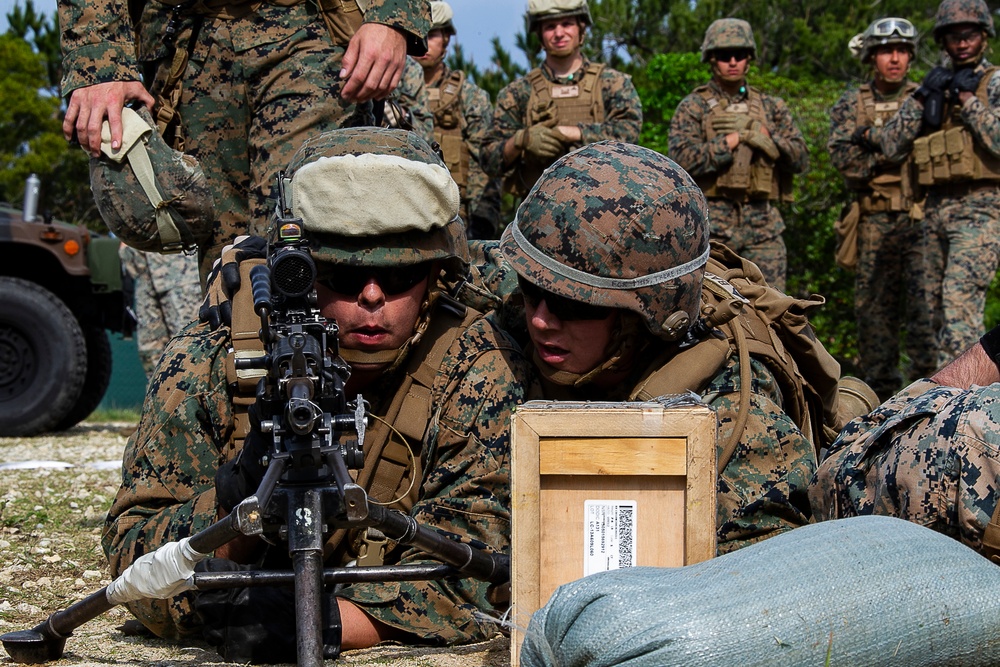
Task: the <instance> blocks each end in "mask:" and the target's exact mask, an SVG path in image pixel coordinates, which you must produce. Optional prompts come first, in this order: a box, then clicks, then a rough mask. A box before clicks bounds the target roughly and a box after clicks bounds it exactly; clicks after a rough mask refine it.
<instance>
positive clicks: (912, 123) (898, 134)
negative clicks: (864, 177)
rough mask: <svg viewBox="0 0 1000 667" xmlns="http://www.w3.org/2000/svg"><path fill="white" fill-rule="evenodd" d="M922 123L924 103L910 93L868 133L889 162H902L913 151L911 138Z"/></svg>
mask: <svg viewBox="0 0 1000 667" xmlns="http://www.w3.org/2000/svg"><path fill="white" fill-rule="evenodd" d="M923 125H924V105H923V103H922V102H921V101H919V100H918V99H917V98H916V96H915V95H912V94H911V95H910V96H909V97H907V98H906V99H905V100H903V103H902V104H900V105H899V112H897V113H896V114H895V115H894V116H892V117H891V118H889V120H887V121H886V122H885V125H884V126H882V128H881V129H880V130H878V131H873V132H872V134H871V135H870V136H871V137H872V139H873V141H875V143H877V144H878V145H879V147H880V148H881V149H882V153H883V155H885V158H886V160H888V161H889V162H902V161H903V160H905V159H906V156H907V155H909V154H910V152H912V151H913V140H914V139H916V138H917V136H918V135H919V134H920V130H921V129H922V128H923Z"/></svg>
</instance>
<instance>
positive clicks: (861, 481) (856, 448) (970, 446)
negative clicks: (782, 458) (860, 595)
mask: <svg viewBox="0 0 1000 667" xmlns="http://www.w3.org/2000/svg"><path fill="white" fill-rule="evenodd" d="M998 423H1000V385H998V384H991V385H988V386H985V387H979V386H976V387H973V388H972V389H969V390H962V389H957V388H955V387H945V386H942V385H939V384H937V383H936V382H932V381H930V380H918V381H917V382H914V383H913V384H911V385H910V386H909V387H907V388H906V389H904V390H903V391H901V392H900V393H899V394H897V395H896V396H894V397H892V398H891V399H890V400H888V401H887V402H885V403H883V404H882V405H881V406H880V407H879V408H877V409H876V410H875V411H874V412H872V413H871V414H870V415H868V416H866V417H862V418H860V419H855V420H854V421H852V422H851V423H849V424H848V425H847V426H846V427H845V428H844V430H843V431H842V432H841V434H840V437H839V438H838V440H837V441H836V442H835V443H834V444H833V446H831V448H830V451H829V454H828V455H827V457H826V458H825V459H824V461H823V462H822V463H821V464H820V466H819V470H818V471H817V473H816V477H815V478H814V479H813V482H812V485H811V487H810V490H809V499H810V502H811V504H812V507H813V511H814V512H815V514H816V520H817V521H821V520H826V519H837V518H842V517H849V516H859V515H868V514H884V515H889V516H895V517H899V518H901V519H906V520H908V521H912V522H914V523H918V524H920V525H923V526H927V527H928V528H932V529H934V530H936V531H938V532H941V533H944V534H945V535H949V536H951V537H953V538H955V539H957V540H960V541H961V542H962V543H963V544H966V545H968V546H970V547H972V548H974V549H979V548H980V547H981V543H982V536H983V530H984V529H985V527H986V525H987V524H988V523H989V522H990V517H991V516H992V515H993V511H994V508H995V507H996V504H997V500H998V495H1000V490H998V489H1000V485H998V480H1000V437H998V431H997V424H998Z"/></svg>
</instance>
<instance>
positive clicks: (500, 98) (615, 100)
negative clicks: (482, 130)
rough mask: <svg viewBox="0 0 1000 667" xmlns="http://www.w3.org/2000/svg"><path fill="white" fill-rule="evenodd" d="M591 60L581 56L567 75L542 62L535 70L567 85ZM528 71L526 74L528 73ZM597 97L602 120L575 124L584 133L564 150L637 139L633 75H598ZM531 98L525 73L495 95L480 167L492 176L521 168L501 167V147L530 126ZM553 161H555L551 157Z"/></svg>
mask: <svg viewBox="0 0 1000 667" xmlns="http://www.w3.org/2000/svg"><path fill="white" fill-rule="evenodd" d="M590 64H591V63H590V61H589V60H587V59H586V58H584V60H583V65H582V66H581V68H580V69H579V70H578V71H577V72H576V73H575V74H572V75H570V76H568V77H561V78H557V77H554V76H553V75H552V73H551V72H550V71H549V69H548V68H547V67H546V66H545V65H542V66H541V67H540V68H536V69H538V70H539V71H540V72H541V73H542V75H543V76H544V77H545V79H546V80H548V81H549V82H551V83H552V84H554V85H557V86H570V85H572V84H573V83H574V82H578V81H579V80H580V78H581V77H582V76H583V74H584V72H585V71H586V69H587V67H588V66H590ZM530 74H531V73H530V72H529V76H530ZM599 82H600V91H601V92H600V99H601V102H602V104H603V107H604V116H605V117H604V121H603V122H590V123H586V122H581V123H578V125H579V127H580V130H581V131H582V133H583V137H582V140H581V141H580V142H579V143H576V144H572V145H570V146H567V149H566V152H569V151H571V150H573V149H576V148H579V147H580V146H582V145H585V144H590V143H594V142H596V141H604V140H617V141H625V142H629V143H635V142H637V141H639V131H640V130H641V129H642V101H641V100H640V99H639V93H638V92H636V89H635V86H633V85H632V77H630V76H629V75H628V74H623V73H622V72H618V71H616V70H613V69H611V68H610V67H605V68H604V69H603V70H601V74H600V79H599ZM530 98H531V83H530V81H529V80H528V76H524V77H521V78H520V79H517V80H515V81H513V82H511V83H510V84H509V85H507V86H506V87H504V89H503V90H501V91H500V92H499V93H498V94H497V101H496V106H495V108H494V110H493V123H492V125H491V127H490V130H489V132H487V134H486V140H485V141H484V142H483V155H482V162H483V169H484V170H485V171H486V173H487V174H489V175H491V176H495V177H516V176H517V175H519V173H520V171H521V170H522V165H521V159H517V160H515V161H514V162H513V163H512V164H511V165H510V166H509V167H504V163H503V147H504V144H505V143H506V142H507V140H508V139H510V138H511V137H513V136H514V134H515V133H516V132H517V131H518V130H521V129H524V128H527V127H528V126H529V125H530V119H529V112H530V110H529V109H528V101H529V100H530ZM553 161H554V160H553ZM532 185H533V183H526V182H520V183H519V185H518V187H517V189H518V191H519V193H520V196H522V197H523V196H524V194H526V193H527V191H528V190H529V189H530V188H531V186H532Z"/></svg>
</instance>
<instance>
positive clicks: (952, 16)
mask: <svg viewBox="0 0 1000 667" xmlns="http://www.w3.org/2000/svg"><path fill="white" fill-rule="evenodd" d="M963 23H972V24H975V25H978V26H979V27H980V28H982V29H983V30H985V31H986V33H987V34H988V35H989V36H990V37H995V36H996V31H995V30H994V29H993V15H992V14H990V10H989V7H987V6H986V2H985V1H984V0H942V2H941V4H940V5H938V9H937V14H935V15H934V39H936V40H937V41H939V42H940V41H941V40H942V39H943V38H944V33H945V32H946V31H947V29H948V28H949V27H951V26H953V25H961V24H963Z"/></svg>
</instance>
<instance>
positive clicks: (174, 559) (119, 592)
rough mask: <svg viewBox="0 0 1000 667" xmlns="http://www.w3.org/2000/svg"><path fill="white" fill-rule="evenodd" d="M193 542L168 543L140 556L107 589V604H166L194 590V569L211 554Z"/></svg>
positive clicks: (185, 540)
mask: <svg viewBox="0 0 1000 667" xmlns="http://www.w3.org/2000/svg"><path fill="white" fill-rule="evenodd" d="M190 542H191V538H190V537H185V538H184V539H182V540H181V541H180V542H168V543H166V544H164V545H163V546H162V547H160V548H159V549H157V550H156V551H153V552H151V553H148V554H144V555H142V556H140V557H139V558H138V559H136V561H135V562H134V563H132V564H131V565H129V566H128V568H126V569H125V571H124V572H122V573H121V576H119V577H118V578H117V579H115V580H114V581H112V582H111V584H110V585H109V586H108V591H107V596H108V601H109V602H112V603H114V604H124V603H126V602H132V601H134V600H144V599H149V598H154V599H160V600H165V599H167V598H171V597H173V596H175V595H178V594H180V593H183V592H184V591H190V590H193V589H194V579H193V575H194V566H195V565H197V564H198V562H199V561H202V560H204V559H206V558H208V556H209V555H210V554H203V553H201V552H198V551H195V550H194V548H192V547H191V544H190Z"/></svg>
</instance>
